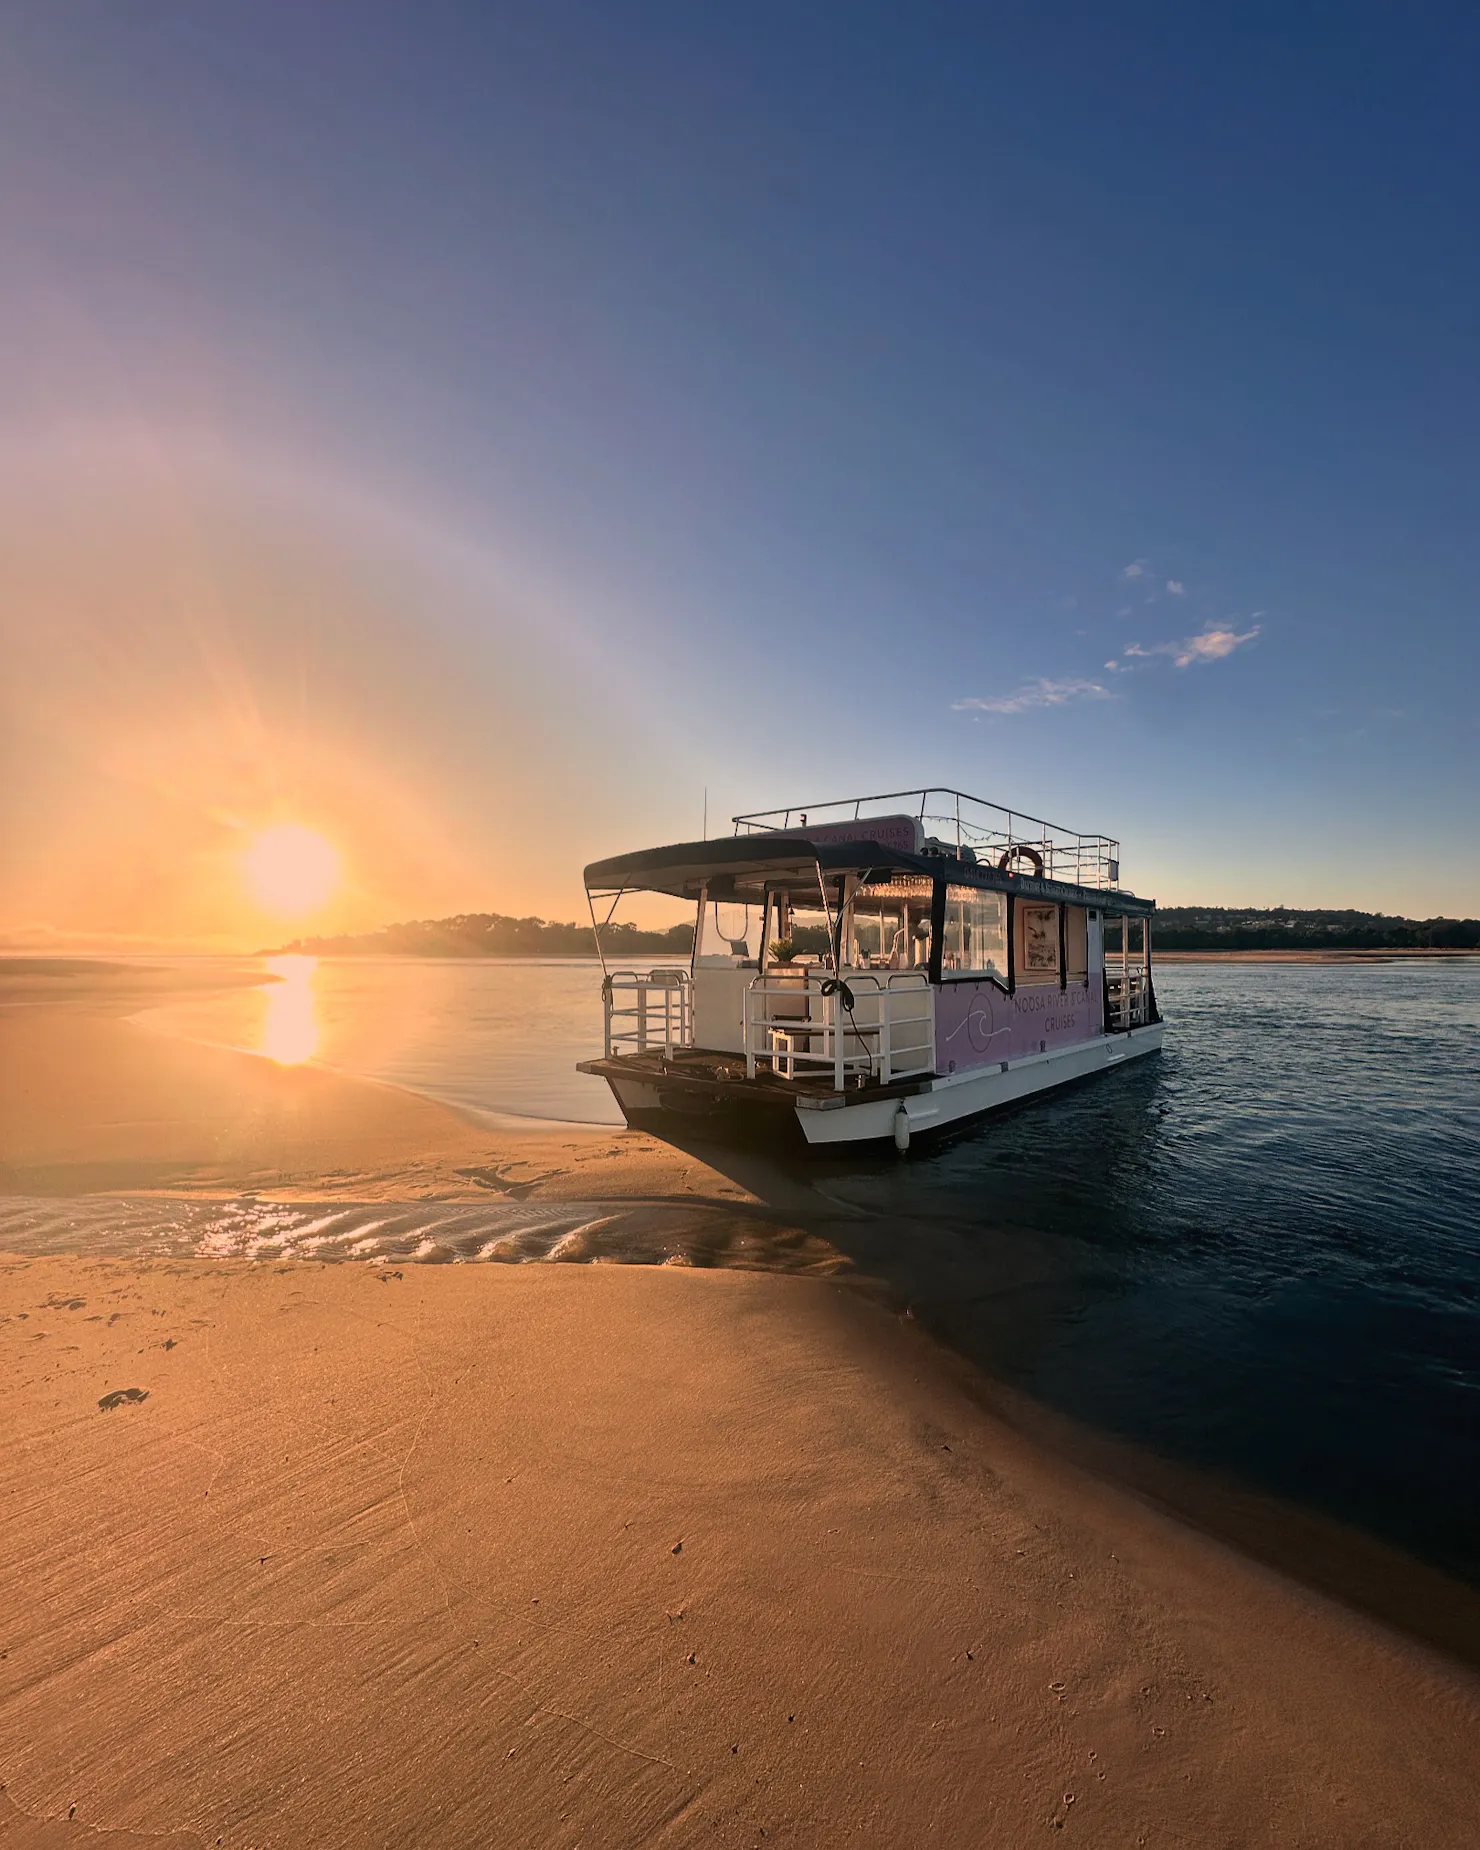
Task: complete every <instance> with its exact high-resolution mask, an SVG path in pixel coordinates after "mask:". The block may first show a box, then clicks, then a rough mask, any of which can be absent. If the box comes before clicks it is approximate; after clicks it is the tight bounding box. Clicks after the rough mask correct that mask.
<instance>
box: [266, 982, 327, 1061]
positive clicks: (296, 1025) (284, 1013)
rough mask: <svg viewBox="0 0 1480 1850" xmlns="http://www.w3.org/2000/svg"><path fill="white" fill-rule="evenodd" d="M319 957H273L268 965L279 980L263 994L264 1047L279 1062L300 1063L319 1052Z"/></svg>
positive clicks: (272, 1058)
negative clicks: (316, 990) (315, 985)
mask: <svg viewBox="0 0 1480 1850" xmlns="http://www.w3.org/2000/svg"><path fill="white" fill-rule="evenodd" d="M318 967H319V960H318V958H317V957H299V956H294V955H289V956H284V957H269V958H268V959H267V968H268V969H269V971H271V973H272V974H273V976H275V977H276V978H277V979H278V980H277V982H275V983H269V984H268V985H267V987H266V988H265V989H264V991H263V994H264V996H265V997H266V998H267V1008H266V1011H265V1012H264V1014H263V1017H262V1047H261V1051H262V1052H263V1053H265V1054H266V1055H267V1057H268V1059H269V1060H276V1061H277V1063H278V1065H279V1066H298V1065H301V1063H302V1062H303V1061H304V1060H311V1059H312V1058H313V1057H314V1055H315V1054H316V1053H317V1052H318V1046H319V1022H318V1016H317V1014H316V1013H315V1010H314V993H313V977H314V971H315V970H317V969H318Z"/></svg>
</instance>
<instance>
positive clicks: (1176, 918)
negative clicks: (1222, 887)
mask: <svg viewBox="0 0 1480 1850" xmlns="http://www.w3.org/2000/svg"><path fill="white" fill-rule="evenodd" d="M1151 942H1152V946H1153V949H1159V950H1163V951H1281V950H1284V951H1383V950H1418V949H1432V950H1473V949H1477V948H1480V919H1403V918H1396V917H1392V916H1390V915H1389V914H1387V913H1382V912H1351V911H1347V912H1319V911H1315V912H1312V911H1303V910H1301V909H1299V908H1297V907H1293V906H1270V907H1265V908H1257V907H1251V906H1158V907H1157V910H1156V916H1155V919H1154V920H1153V922H1152V927H1151Z"/></svg>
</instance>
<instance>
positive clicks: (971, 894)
mask: <svg viewBox="0 0 1480 1850" xmlns="http://www.w3.org/2000/svg"><path fill="white" fill-rule="evenodd" d="M940 967H941V970H942V972H948V973H949V974H951V975H952V976H988V977H992V978H993V979H994V980H995V981H996V982H998V983H1004V984H1005V983H1006V981H1007V897H1006V895H1005V894H1003V893H988V892H985V891H983V890H982V888H980V887H974V886H948V887H947V888H946V918H945V935H944V937H943V939H942V941H941V958H940Z"/></svg>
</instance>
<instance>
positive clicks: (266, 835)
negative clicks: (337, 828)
mask: <svg viewBox="0 0 1480 1850" xmlns="http://www.w3.org/2000/svg"><path fill="white" fill-rule="evenodd" d="M246 875H247V885H248V887H249V888H250V889H251V893H252V897H253V898H254V899H255V900H256V901H257V904H258V905H259V906H262V907H264V908H265V909H266V910H267V911H268V912H277V913H281V914H283V915H284V916H285V917H292V916H295V915H296V914H299V913H303V912H314V911H317V909H318V908H319V907H320V906H322V905H323V903H324V901H325V900H326V899H328V897H329V896H330V894H331V893H332V892H333V891H334V889H335V887H336V886H337V885H338V884H339V856H338V854H337V853H336V852H335V850H334V848H333V847H332V845H331V844H330V843H329V842H326V841H325V840H324V838H323V836H322V835H318V834H316V833H315V832H314V831H313V830H312V829H306V828H304V826H303V824H302V823H301V822H279V823H276V824H275V825H274V826H273V827H272V828H270V829H264V830H263V831H262V833H261V834H260V835H256V836H254V837H253V838H252V842H251V845H250V846H249V847H248V849H247V852H246Z"/></svg>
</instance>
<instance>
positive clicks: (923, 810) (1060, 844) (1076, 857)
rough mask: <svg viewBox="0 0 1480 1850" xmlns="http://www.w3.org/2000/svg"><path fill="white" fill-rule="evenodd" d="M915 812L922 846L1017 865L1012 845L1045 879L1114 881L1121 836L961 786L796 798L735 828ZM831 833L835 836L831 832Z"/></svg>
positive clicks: (798, 828)
mask: <svg viewBox="0 0 1480 1850" xmlns="http://www.w3.org/2000/svg"><path fill="white" fill-rule="evenodd" d="M886 815H887V816H899V815H909V816H913V817H915V818H916V819H917V820H918V821H919V823H920V825H921V830H922V833H923V835H924V837H925V841H926V844H927V846H928V845H929V844H930V843H931V842H932V841H933V842H934V843H936V844H938V845H940V846H943V847H946V848H948V849H950V850H951V851H952V852H956V853H959V852H960V850H961V849H963V848H969V849H970V850H971V852H972V853H973V854H974V855H975V856H976V858H977V860H978V861H990V862H992V863H993V864H994V865H995V864H998V863H1000V862H1002V861H1003V860H1004V857H1005V858H1006V860H1007V861H1008V863H1009V864H1011V865H1014V866H1015V868H1016V870H1017V871H1019V872H1021V871H1022V867H1023V861H1022V857H1020V856H1017V855H1016V853H1015V851H1016V850H1017V849H1020V848H1021V849H1031V850H1032V852H1033V854H1034V855H1035V856H1036V857H1037V858H1038V859H1039V860H1040V861H1041V862H1042V863H1043V874H1044V878H1045V879H1049V880H1063V881H1067V882H1069V884H1071V885H1073V886H1084V887H1093V888H1096V889H1098V890H1099V891H1101V892H1114V891H1116V890H1117V889H1118V887H1119V886H1120V843H1119V842H1118V841H1114V840H1112V839H1111V837H1110V836H1108V835H1084V834H1081V833H1080V831H1079V830H1078V829H1066V828H1063V827H1061V826H1060V825H1059V824H1058V823H1056V822H1045V821H1044V820H1043V818H1042V817H1041V816H1029V815H1025V814H1024V813H1023V811H1022V810H1018V809H1005V808H1004V807H1003V806H1002V805H1001V804H1000V803H989V802H987V801H986V799H985V798H984V797H973V796H968V795H967V794H966V792H965V791H964V790H942V789H927V790H887V791H884V792H883V793H882V794H880V795H878V796H869V797H844V798H842V799H840V800H838V801H834V802H831V803H799V804H796V805H794V806H793V807H792V808H790V809H767V810H756V811H755V812H753V813H752V814H750V815H748V816H736V817H735V818H734V823H735V833H736V834H737V835H760V834H767V833H782V834H788V833H789V834H797V835H804V834H805V833H806V830H807V825H808V824H809V823H810V824H812V825H813V826H817V827H821V826H827V827H828V828H829V831H830V832H832V831H833V830H834V829H835V828H836V825H837V824H839V823H848V822H862V821H866V820H867V819H868V818H869V817H870V816H886ZM834 839H836V836H834Z"/></svg>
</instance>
